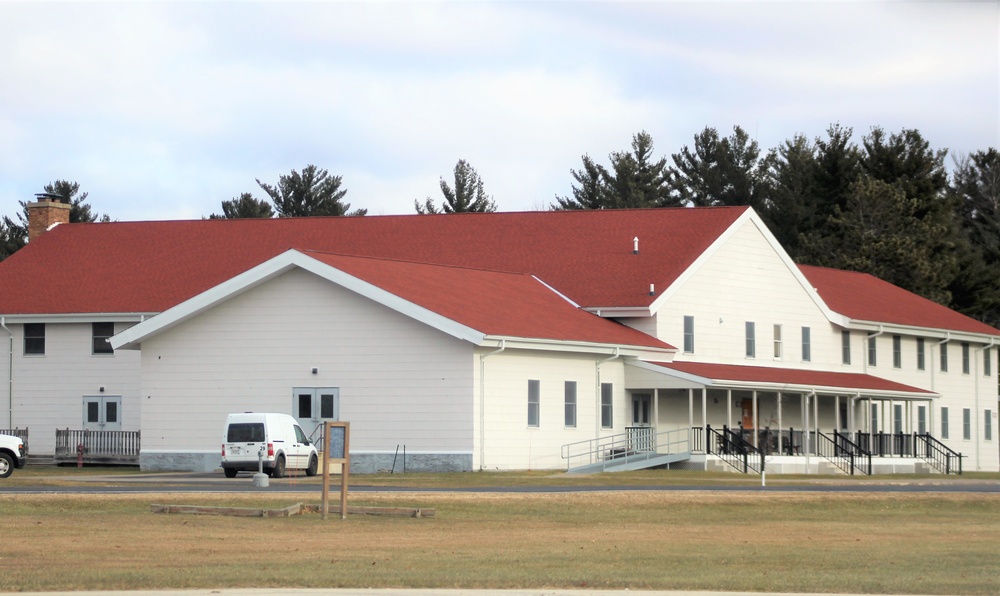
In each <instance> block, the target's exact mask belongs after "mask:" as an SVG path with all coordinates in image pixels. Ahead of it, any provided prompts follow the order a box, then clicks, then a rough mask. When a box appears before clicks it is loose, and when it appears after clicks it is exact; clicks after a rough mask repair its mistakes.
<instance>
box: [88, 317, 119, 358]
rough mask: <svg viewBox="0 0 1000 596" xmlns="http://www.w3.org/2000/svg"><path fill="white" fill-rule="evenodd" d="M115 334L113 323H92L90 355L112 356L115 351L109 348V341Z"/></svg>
mask: <svg viewBox="0 0 1000 596" xmlns="http://www.w3.org/2000/svg"><path fill="white" fill-rule="evenodd" d="M114 334H115V324H114V323H92V324H91V344H92V347H91V353H92V354H114V353H115V349H114V348H112V347H111V344H110V343H109V340H110V339H111V336H113V335H114Z"/></svg>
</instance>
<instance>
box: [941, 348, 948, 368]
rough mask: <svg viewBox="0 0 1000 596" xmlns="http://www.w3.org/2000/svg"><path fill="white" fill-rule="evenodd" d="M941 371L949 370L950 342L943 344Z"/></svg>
mask: <svg viewBox="0 0 1000 596" xmlns="http://www.w3.org/2000/svg"><path fill="white" fill-rule="evenodd" d="M940 352H941V354H940V356H941V358H940V360H941V372H948V343H947V342H945V343H943V344H941V349H940Z"/></svg>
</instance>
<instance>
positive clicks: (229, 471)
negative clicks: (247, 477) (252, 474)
mask: <svg viewBox="0 0 1000 596" xmlns="http://www.w3.org/2000/svg"><path fill="white" fill-rule="evenodd" d="M222 471H223V472H225V473H226V478H236V472H237V471H238V470H237V469H236V468H222Z"/></svg>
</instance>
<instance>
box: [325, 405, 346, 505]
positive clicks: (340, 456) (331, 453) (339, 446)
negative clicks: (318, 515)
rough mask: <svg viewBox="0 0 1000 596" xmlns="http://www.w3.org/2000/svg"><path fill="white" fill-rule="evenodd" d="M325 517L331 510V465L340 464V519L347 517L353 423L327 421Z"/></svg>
mask: <svg viewBox="0 0 1000 596" xmlns="http://www.w3.org/2000/svg"><path fill="white" fill-rule="evenodd" d="M323 458H324V460H325V465H324V466H323V519H326V516H327V513H329V511H330V466H331V465H335V464H340V519H347V476H348V474H349V473H350V470H351V423H350V422H327V423H326V426H325V428H324V429H323Z"/></svg>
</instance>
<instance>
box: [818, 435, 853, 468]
mask: <svg viewBox="0 0 1000 596" xmlns="http://www.w3.org/2000/svg"><path fill="white" fill-rule="evenodd" d="M816 437H817V438H818V440H817V441H816V452H817V454H818V455H819V456H820V457H823V458H826V460H827V461H829V462H830V463H832V464H833V465H835V466H837V468H839V469H840V470H841V471H842V472H844V473H845V474H850V475H852V476H853V475H854V454H853V453H850V452H848V451H843V450H841V449H839V448H838V446H837V442H836V441H834V440H833V439H832V438H830V437H829V436H828V435H825V434H823V433H822V432H820V431H818V430H817V431H816Z"/></svg>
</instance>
